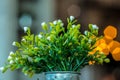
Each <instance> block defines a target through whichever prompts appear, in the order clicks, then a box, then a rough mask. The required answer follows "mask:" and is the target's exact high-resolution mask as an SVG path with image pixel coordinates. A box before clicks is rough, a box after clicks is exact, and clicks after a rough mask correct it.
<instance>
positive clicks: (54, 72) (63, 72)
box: [44, 71, 80, 74]
mask: <svg viewBox="0 0 120 80" xmlns="http://www.w3.org/2000/svg"><path fill="white" fill-rule="evenodd" d="M44 73H45V74H56V73H60V74H61V73H62V74H65V73H70V74H71V73H72V74H80V72H75V71H48V72H44Z"/></svg>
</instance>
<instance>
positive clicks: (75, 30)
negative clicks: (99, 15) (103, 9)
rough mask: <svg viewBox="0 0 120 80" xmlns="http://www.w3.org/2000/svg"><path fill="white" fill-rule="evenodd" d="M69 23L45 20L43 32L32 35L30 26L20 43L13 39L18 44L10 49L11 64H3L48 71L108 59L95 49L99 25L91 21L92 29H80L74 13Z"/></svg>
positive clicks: (27, 71) (26, 71)
mask: <svg viewBox="0 0 120 80" xmlns="http://www.w3.org/2000/svg"><path fill="white" fill-rule="evenodd" d="M67 22H68V24H67V26H66V27H65V26H64V25H63V22H62V21H61V20H56V21H54V22H50V24H49V25H48V24H46V23H45V22H44V23H42V24H41V25H42V28H43V30H44V32H40V33H39V34H38V35H34V34H31V31H30V29H29V28H28V27H24V31H25V33H26V35H25V36H23V37H22V39H21V41H20V42H13V46H16V47H17V50H16V51H15V52H10V55H9V57H8V63H7V64H6V65H5V66H4V67H2V68H1V69H2V71H3V72H5V71H6V70H8V69H11V70H16V69H21V70H22V72H23V73H24V74H25V75H28V76H30V77H31V76H32V75H33V74H35V73H41V72H47V71H80V70H81V68H83V67H84V66H86V65H91V64H95V63H96V64H102V63H103V62H109V59H108V58H107V57H106V55H104V54H103V52H101V51H99V50H96V51H94V54H91V52H92V51H93V50H94V49H95V48H96V45H95V43H96V41H98V40H99V39H100V38H101V36H98V27H97V26H96V25H93V24H89V30H86V31H85V32H84V34H82V33H81V32H80V24H75V23H76V20H75V19H74V17H73V16H70V18H67Z"/></svg>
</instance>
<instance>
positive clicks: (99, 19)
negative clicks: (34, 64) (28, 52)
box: [0, 0, 120, 80]
mask: <svg viewBox="0 0 120 80" xmlns="http://www.w3.org/2000/svg"><path fill="white" fill-rule="evenodd" d="M0 1H1V2H0V37H1V38H0V66H3V65H4V62H5V61H6V60H7V57H8V55H9V52H10V51H11V50H13V51H14V47H13V46H12V45H11V44H12V42H13V41H19V40H20V39H21V37H22V36H23V35H24V31H23V27H25V26H29V27H30V28H31V30H32V32H33V33H35V34H38V33H39V32H40V31H42V30H41V23H42V22H43V21H45V22H48V21H53V20H56V19H62V20H63V21H64V23H65V24H67V22H66V18H67V17H69V16H71V15H72V16H75V18H76V19H78V23H80V24H81V26H82V28H81V31H84V30H85V29H87V26H88V24H89V23H92V24H97V25H98V26H99V28H100V30H99V31H100V32H99V33H100V34H102V31H103V29H104V28H105V27H106V26H108V25H113V26H115V27H117V29H118V31H120V27H119V26H120V5H119V4H120V1H119V0H0ZM119 35H120V33H118V37H117V40H118V41H120V40H119V39H120V36H119ZM102 73H104V68H103V67H100V66H94V67H89V68H88V67H86V68H85V69H83V70H82V75H81V80H97V78H99V77H100V74H102ZM37 77H41V78H42V75H35V76H33V78H28V77H27V76H25V75H23V74H22V73H21V72H20V71H15V72H11V71H8V72H7V73H4V74H2V73H1V72H0V80H37ZM99 79H100V78H99ZM41 80H42V79H41ZM100 80H102V79H100ZM106 80H107V79H106Z"/></svg>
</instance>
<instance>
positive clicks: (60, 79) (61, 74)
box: [45, 71, 80, 80]
mask: <svg viewBox="0 0 120 80" xmlns="http://www.w3.org/2000/svg"><path fill="white" fill-rule="evenodd" d="M79 76H80V73H78V72H72V71H54V72H45V80H79Z"/></svg>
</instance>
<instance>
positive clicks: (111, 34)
mask: <svg viewBox="0 0 120 80" xmlns="http://www.w3.org/2000/svg"><path fill="white" fill-rule="evenodd" d="M104 36H105V37H106V38H107V39H114V38H115V37H116V36H117V29H116V28H115V27H114V26H108V27H107V28H105V30H104Z"/></svg>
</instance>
